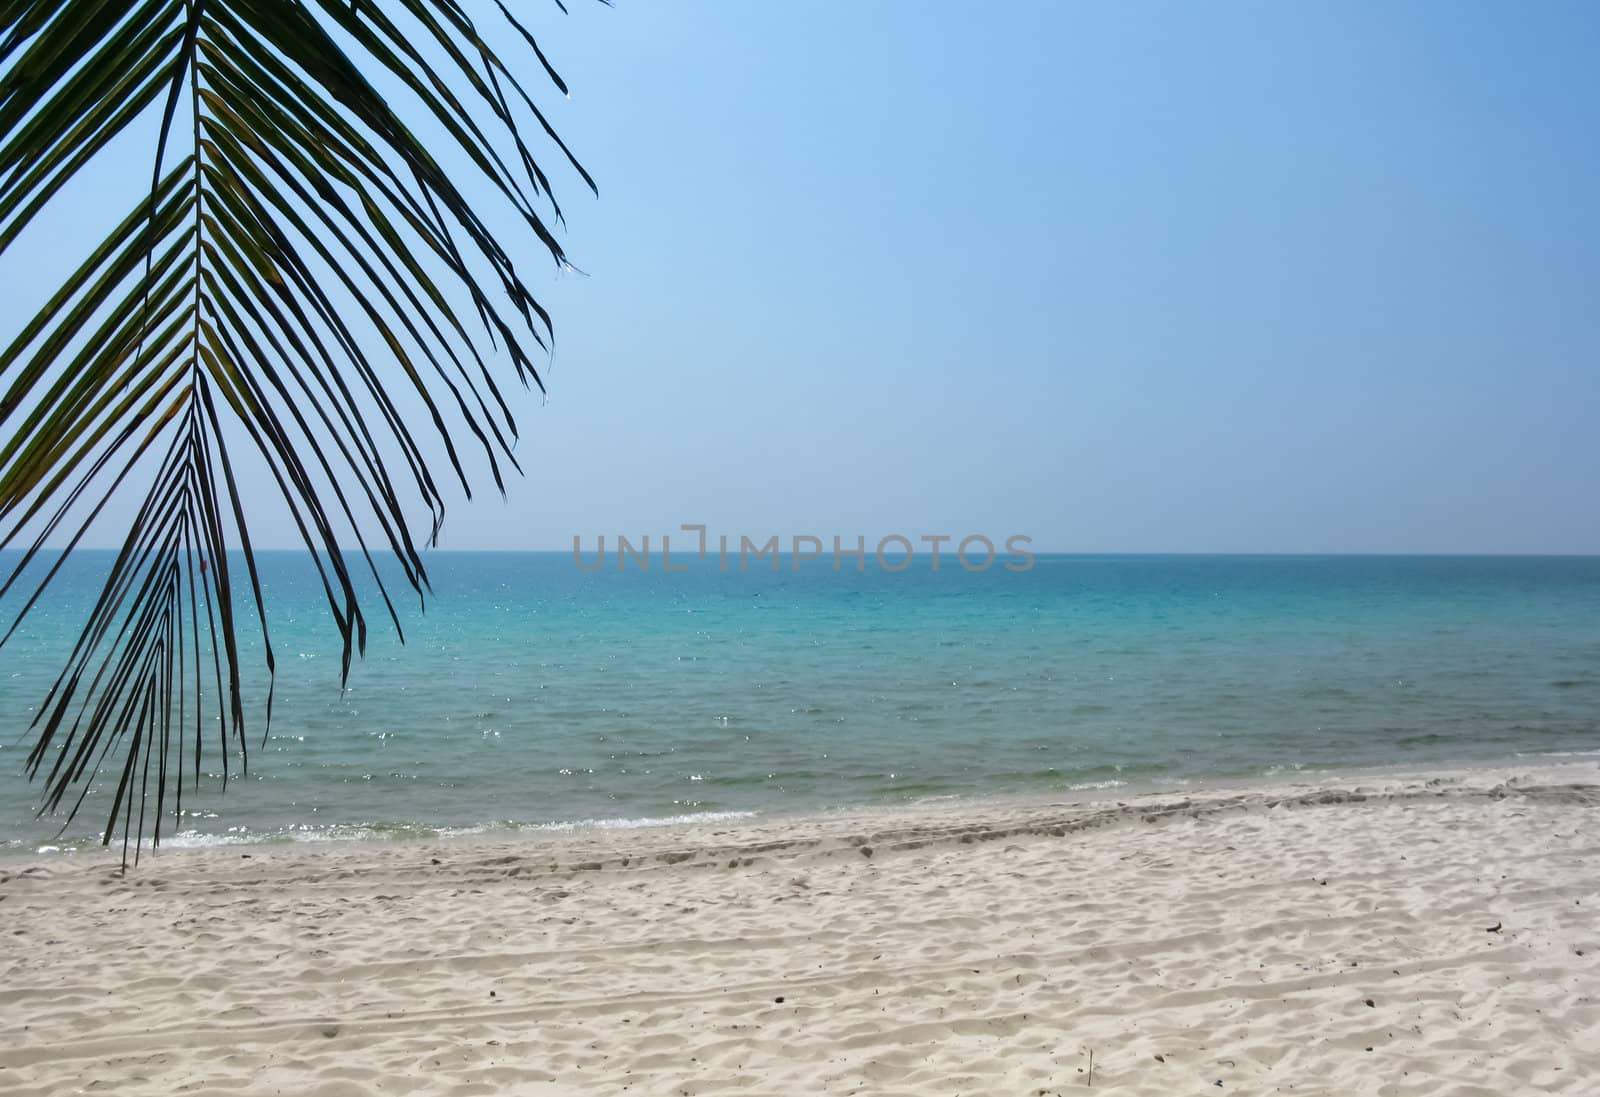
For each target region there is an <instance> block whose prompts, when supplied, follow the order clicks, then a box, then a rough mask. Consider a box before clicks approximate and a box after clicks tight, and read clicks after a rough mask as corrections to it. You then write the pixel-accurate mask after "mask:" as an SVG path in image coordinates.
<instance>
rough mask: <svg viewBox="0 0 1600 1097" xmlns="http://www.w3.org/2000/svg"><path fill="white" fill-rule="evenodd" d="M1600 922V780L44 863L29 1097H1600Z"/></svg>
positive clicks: (1577, 773) (14, 875) (26, 1057)
mask: <svg viewBox="0 0 1600 1097" xmlns="http://www.w3.org/2000/svg"><path fill="white" fill-rule="evenodd" d="M246 854H248V856H246ZM1597 912H1600V767H1597V766H1595V765H1593V764H1575V765H1568V766H1560V767H1546V768H1543V769H1521V770H1516V771H1511V770H1504V769H1502V770H1479V771H1463V772H1457V773H1454V774H1449V775H1434V776H1418V777H1399V776H1383V777H1366V778H1360V779H1355V778H1351V779H1345V780H1340V781H1324V783H1322V784H1320V785H1317V786H1311V785H1300V786H1292V787H1277V788H1248V789H1232V790H1218V791H1213V792H1207V793H1193V794H1185V795H1178V794H1173V793H1170V792H1169V793H1165V794H1153V795H1148V796H1143V797H1139V798H1136V799H1124V800H1123V801H1122V802H1120V803H1118V802H1112V801H1104V802H1093V803H1058V804H1039V803H1034V804H1018V803H996V802H986V803H959V802H958V803H954V804H946V805H933V806H928V807H921V808H916V809H908V810H900V811H888V812H876V813H856V814H844V815H836V816H830V817H823V818H813V819H800V820H787V821H778V822H770V823H761V824H758V825H739V826H727V825H724V826H717V827H706V826H701V827H682V828H672V829H667V830H655V831H642V832H641V831H634V832H588V833H579V834H574V835H567V836H559V835H545V836H520V837H518V838H516V839H515V840H501V841H499V842H485V841H481V840H479V841H455V842H434V843H414V844H406V845H399V844H370V845H359V846H357V845H338V844H330V845H326V846H263V847H256V848H254V849H248V850H241V849H239V848H224V849H218V850H204V851H165V850H164V851H162V852H161V853H160V854H159V855H158V856H157V857H155V858H154V859H153V860H152V859H147V860H146V861H145V862H144V863H143V864H142V865H141V866H140V867H139V868H138V869H137V870H136V871H134V872H131V873H129V874H128V875H127V876H122V875H119V874H118V873H117V872H116V870H115V862H114V860H111V859H108V858H106V857H102V856H100V855H98V854H95V855H81V854H80V855H76V856H73V857H61V856H57V857H54V858H41V859H37V860H31V861H30V860H22V861H12V862H8V863H6V864H4V865H0V926H3V933H0V940H3V941H4V946H3V951H0V1092H3V1093H6V1094H10V1095H13V1097H27V1095H30V1094H67V1093H74V1094H75V1093H96V1092H104V1093H110V1094H118V1095H124V1094H162V1095H167V1094H195V1093H204V1094H210V1093H215V1094H224V1093H226V1094H293V1095H302V1094H310V1095H320V1097H334V1095H351V1097H357V1095H367V1094H407V1093H417V1094H424V1093H425V1094H454V1095H467V1094H598V1093H623V1092H628V1093H639V1094H709V1093H731V1094H786V1095H787V1094H812V1093H841V1094H843V1093H862V1094H972V1095H978V1094H1015V1095H1024V1094H1032V1095H1038V1094H1057V1093H1061V1094H1065V1093H1078V1092H1089V1091H1090V1089H1091V1082H1092V1090H1093V1091H1094V1092H1104V1093H1112V1094H1163V1095H1165V1094H1203V1093H1215V1092H1223V1093H1244V1094H1267V1093H1296V1094H1339V1095H1347V1094H1396V1095H1400V1094H1415V1095H1420V1094H1494V1095H1504V1094H1523V1093H1546V1092H1548V1093H1572V1094H1595V1093H1600V1004H1597V1001H1600V924H1597V920H1596V913H1597ZM1091 1052H1092V1053H1093V1076H1092V1078H1091V1076H1090V1073H1089V1071H1090V1054H1091ZM1217 1083H1221V1085H1220V1087H1219V1086H1218V1085H1217Z"/></svg>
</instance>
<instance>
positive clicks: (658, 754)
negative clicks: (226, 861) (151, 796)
mask: <svg viewBox="0 0 1600 1097" xmlns="http://www.w3.org/2000/svg"><path fill="white" fill-rule="evenodd" d="M586 555H587V556H588V557H589V560H586V562H590V561H592V545H591V546H590V549H589V550H588V551H587V552H586ZM108 559H109V558H108V557H107V556H106V555H103V554H94V553H87V554H80V555H79V556H78V557H75V558H74V560H73V562H71V564H70V565H69V567H68V570H67V571H66V572H65V573H64V581H63V584H62V585H61V586H60V587H59V588H58V590H57V594H56V595H55V596H54V597H53V598H51V599H50V600H49V601H47V602H46V603H45V604H44V606H43V607H42V608H41V609H40V610H39V611H37V615H36V616H34V617H31V618H30V619H29V622H28V623H27V624H26V625H25V627H24V629H23V631H22V632H20V633H19V634H18V635H17V636H16V637H15V638H14V639H13V640H12V642H11V643H10V644H9V645H8V646H7V647H6V648H5V649H3V650H0V687H3V692H0V840H3V843H4V846H5V847H8V848H11V849H13V850H15V851H25V850H30V849H54V848H64V847H65V848H70V847H71V846H74V845H81V844H83V843H84V842H91V841H95V840H97V838H98V835H99V832H100V830H101V829H102V828H103V826H104V822H105V820H104V817H103V816H104V812H105V811H106V810H107V809H108V806H109V803H110V798H111V793H112V791H113V790H112V789H111V788H109V787H108V788H105V789H103V790H102V791H100V792H99V793H98V794H95V795H91V796H90V797H89V799H88V801H87V802H86V806H85V808H84V811H83V813H82V814H81V815H80V816H79V817H78V819H77V820H76V821H75V822H74V823H73V824H71V826H70V827H69V828H68V829H67V831H66V832H65V834H63V835H61V836H59V837H58V836H57V830H58V829H59V820H50V819H48V818H45V819H37V818H35V817H34V808H35V806H36V804H37V801H38V793H39V789H38V786H36V785H33V784H30V783H28V782H27V781H25V780H24V779H23V778H22V776H21V770H22V763H23V757H24V754H25V751H26V743H27V740H28V735H29V733H28V722H29V720H30V719H31V718H32V714H33V706H34V705H36V704H37V703H38V702H39V701H40V699H41V698H42V697H43V696H44V693H45V690H46V689H47V688H48V684H49V682H50V680H51V679H52V678H53V676H54V674H55V672H56V671H57V670H58V669H59V661H60V660H61V658H62V656H63V654H64V652H65V650H66V648H67V646H68V645H69V644H70V642H71V640H72V639H73V638H74V637H75V635H76V629H77V627H78V624H79V622H80V620H81V617H82V614H83V612H84V609H85V607H86V606H87V604H88V603H89V601H90V600H91V599H92V597H93V595H94V593H95V590H96V589H97V579H98V576H99V574H100V571H101V569H102V568H103V567H104V566H105V564H106V562H107V560H108ZM1006 559H1009V558H1008V557H1005V556H1004V554H1003V552H1002V556H1001V560H1002V561H1004V560H1006ZM263 561H264V565H263V566H264V576H265V579H266V585H267V596H268V599H269V621H270V623H271V625H272V630H273V641H274V645H275V648H276V650H277V652H278V659H279V663H278V666H279V673H278V681H277V694H276V708H275V712H274V718H273V723H272V728H271V733H270V737H268V738H267V739H266V740H265V742H262V741H261V735H262V728H261V724H260V714H261V710H260V706H259V704H256V705H253V707H252V715H253V716H254V717H255V718H256V723H255V725H254V730H253V731H252V733H251V736H252V738H251V741H252V750H251V753H250V764H249V771H248V774H247V775H246V776H244V777H243V778H242V779H239V777H238V775H237V774H235V779H234V780H232V781H231V782H230V784H229V786H228V788H227V791H226V794H225V795H224V794H222V793H221V792H220V789H219V787H218V782H216V781H215V780H207V781H204V782H202V785H201V789H200V793H199V794H198V795H196V796H191V795H190V794H189V793H187V792H186V793H185V801H184V808H185V811H186V815H185V817H184V818H183V819H182V820H181V824H180V827H179V832H178V834H177V836H176V838H175V839H169V840H172V841H174V842H175V844H180V845H182V844H209V843H218V842H230V841H270V840H279V839H299V840H327V839H341V838H364V837H374V836H404V835H410V834H416V835H426V834H432V833H455V832H459V831H472V830H484V829H495V828H514V827H515V828H525V827H567V826H571V825H610V826H617V825H635V826H637V825H650V824H652V823H659V822H662V821H666V820H672V819H676V818H680V817H683V816H689V815H705V814H708V813H719V814H725V815H742V814H743V813H750V814H753V815H771V814H778V813H793V812H798V811H812V810H818V809H827V808H832V807H838V806H851V805H881V804H904V803H908V802H912V801H916V800H921V799H927V798H933V797H953V796H954V797H973V796H983V795H988V794H997V793H1036V794H1053V793H1060V792H1063V791H1069V790H1087V789H1110V788H1116V787H1119V786H1121V785H1124V784H1127V785H1158V786H1159V785H1164V784H1166V785H1171V784H1181V783H1186V782H1195V781H1199V780H1203V779H1207V778H1212V779H1215V778H1239V777H1251V776H1257V775H1267V774H1274V773H1281V772H1287V771H1293V770H1318V769H1329V768H1349V767H1358V768H1367V767H1380V766H1388V765H1407V766H1411V765H1415V766H1426V765H1435V764H1442V763H1452V762H1471V761H1488V760H1498V759H1504V758H1507V757H1511V756H1515V755H1524V756H1527V755H1564V754H1572V753H1584V752H1595V751H1600V558H1596V557H1582V558H1556V557H1527V558H1516V557H1478V558H1474V557H1375V556H1361V557H1354V556H1346V557H1333V556H1329V557H1318V556H1038V557H1036V558H1035V563H1034V566H1033V567H1032V568H1031V569H1030V570H1028V571H1025V572H1020V573H1019V572H1013V571H1008V570H1005V569H1003V568H1002V567H1000V566H999V564H998V563H997V565H996V566H994V567H992V568H990V569H989V570H987V571H985V572H982V573H973V572H969V571H966V570H964V569H963V568H961V567H959V566H954V565H953V563H952V561H951V560H950V558H949V557H948V556H947V557H946V558H945V559H944V560H942V561H941V567H940V569H939V570H938V571H937V572H935V571H934V570H933V569H932V568H931V567H930V561H929V558H928V557H927V556H925V555H924V556H918V557H916V558H914V560H913V561H912V565H911V566H910V567H908V568H906V569H905V570H904V571H900V572H896V573H890V572H886V571H884V570H882V569H880V568H879V567H878V566H877V565H876V563H875V562H873V561H872V560H871V556H870V553H869V556H868V566H867V570H866V571H864V572H857V571H855V570H854V565H853V563H852V562H850V561H848V560H847V561H846V563H845V567H844V569H843V570H841V571H835V570H834V569H833V566H832V564H831V561H830V560H829V558H828V557H827V556H826V555H825V556H824V557H823V559H822V560H820V561H805V562H803V563H802V564H801V566H800V568H799V570H798V571H796V570H795V569H794V566H793V561H792V560H791V559H789V558H785V559H783V560H782V561H781V567H780V570H779V571H778V572H776V573H774V572H772V571H770V570H768V568H767V565H766V564H765V563H764V562H763V563H761V564H760V565H759V566H756V565H755V564H753V565H752V566H751V568H750V569H749V570H745V571H742V572H741V571H740V570H739V568H738V566H737V564H736V563H735V562H733V561H730V565H729V570H727V571H726V572H725V571H722V570H721V569H719V568H718V567H717V565H716V560H715V556H714V555H713V557H712V559H711V560H710V561H709V562H705V563H694V564H693V565H692V566H691V567H690V570H689V571H687V572H685V573H677V572H674V573H667V574H664V573H663V572H662V571H661V569H660V566H659V563H660V562H659V558H657V559H656V560H653V561H652V567H651V570H650V571H649V572H645V573H641V572H640V571H639V570H638V569H637V567H636V566H630V567H629V568H628V569H627V570H625V571H621V572H619V571H618V570H617V569H616V566H615V560H614V559H612V560H610V561H608V566H607V567H606V568H604V569H603V570H600V571H597V572H593V573H590V572H585V571H583V570H580V569H579V568H578V567H577V566H575V562H574V558H573V555H572V553H570V552H566V553H531V554H487V553H485V554H474V553H439V554H434V555H433V556H431V557H430V558H429V568H430V572H431V574H432V578H433V581H434V591H435V593H434V596H433V597H432V598H431V599H430V600H429V602H428V605H427V609H426V612H425V613H418V612H417V608H416V603H415V601H414V600H412V601H410V602H409V603H407V602H406V601H404V600H400V608H401V614H402V622H403V624H404V625H405V627H406V630H407V634H406V643H405V644H404V645H402V644H401V643H400V642H399V641H398V640H397V639H396V638H395V636H394V633H393V629H392V626H390V625H389V624H388V621H387V618H386V617H385V616H384V614H383V612H382V608H381V605H380V604H378V603H376V602H374V603H373V604H372V606H371V607H370V608H369V620H370V621H371V624H372V634H371V638H370V642H369V645H368V651H367V657H366V659H365V660H364V661H361V662H358V663H357V665H356V666H355V667H354V669H353V671H352V674H351V680H350V687H349V689H348V690H346V691H344V692H343V693H341V692H340V690H339V683H338V661H339V651H338V644H337V636H336V634H335V632H334V630H333V627H332V625H331V623H330V621H329V620H328V617H327V610H326V603H325V602H324V601H323V599H322V595H321V589H320V587H319V586H318V585H317V584H316V583H315V581H314V578H313V574H312V572H311V571H310V569H309V567H308V565H307V564H306V562H305V560H304V559H303V558H302V557H300V556H298V555H296V554H290V553H283V554H266V555H265V556H264V557H263ZM6 609H7V611H8V612H7V613H6V614H5V619H6V621H7V622H8V623H9V620H10V615H11V613H13V612H14V611H15V606H8V607H6ZM247 659H249V660H250V663H251V665H253V666H255V667H256V669H257V675H256V678H255V679H253V680H252V682H251V684H250V688H251V696H252V697H255V698H260V697H262V696H264V689H265V676H264V671H262V670H261V668H260V666H259V660H258V659H253V658H250V656H249V655H248V653H247ZM209 760H210V763H211V765H210V766H209V768H210V769H211V770H213V771H214V772H220V759H219V757H218V755H217V753H216V751H215V750H213V751H212V752H211V754H210V755H209Z"/></svg>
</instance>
